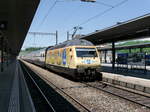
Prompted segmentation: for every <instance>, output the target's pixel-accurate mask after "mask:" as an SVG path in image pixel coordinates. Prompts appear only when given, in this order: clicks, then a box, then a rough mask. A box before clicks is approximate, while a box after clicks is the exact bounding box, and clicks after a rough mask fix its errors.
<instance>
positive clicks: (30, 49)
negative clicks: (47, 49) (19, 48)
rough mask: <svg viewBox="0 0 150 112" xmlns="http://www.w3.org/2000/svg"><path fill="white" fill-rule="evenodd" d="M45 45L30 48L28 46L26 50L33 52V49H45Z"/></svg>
mask: <svg viewBox="0 0 150 112" xmlns="http://www.w3.org/2000/svg"><path fill="white" fill-rule="evenodd" d="M43 48H44V47H29V48H26V49H25V51H29V52H32V51H37V50H40V49H43Z"/></svg>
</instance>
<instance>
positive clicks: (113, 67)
mask: <svg viewBox="0 0 150 112" xmlns="http://www.w3.org/2000/svg"><path fill="white" fill-rule="evenodd" d="M115 55H116V50H115V42H114V41H113V42H112V69H115V57H116V56H115Z"/></svg>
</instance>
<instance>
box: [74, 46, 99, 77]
mask: <svg viewBox="0 0 150 112" xmlns="http://www.w3.org/2000/svg"><path fill="white" fill-rule="evenodd" d="M75 51H76V52H75V53H76V67H77V74H78V77H79V78H85V79H97V78H100V77H101V75H100V68H101V64H100V58H99V53H98V51H97V48H96V47H95V46H78V47H76V48H75Z"/></svg>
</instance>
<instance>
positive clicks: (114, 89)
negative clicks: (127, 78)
mask: <svg viewBox="0 0 150 112" xmlns="http://www.w3.org/2000/svg"><path fill="white" fill-rule="evenodd" d="M84 84H85V85H86V86H88V87H92V88H95V89H98V90H101V91H104V92H106V93H109V94H112V95H115V96H117V97H120V98H123V99H125V100H128V101H131V102H133V103H136V104H139V105H142V106H145V107H147V108H150V95H143V94H140V93H138V92H136V91H132V90H128V89H125V88H123V87H121V86H115V85H112V84H109V83H105V82H92V83H91V82H90V83H84Z"/></svg>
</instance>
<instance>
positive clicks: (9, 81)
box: [0, 60, 35, 112]
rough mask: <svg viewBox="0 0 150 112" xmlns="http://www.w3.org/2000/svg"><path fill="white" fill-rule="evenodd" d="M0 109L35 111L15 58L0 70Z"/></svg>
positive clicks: (3, 110)
mask: <svg viewBox="0 0 150 112" xmlns="http://www.w3.org/2000/svg"><path fill="white" fill-rule="evenodd" d="M27 106H28V107H27ZM26 107H27V108H26ZM0 111H1V112H34V111H35V110H34V106H33V103H32V100H31V97H30V94H29V91H28V88H27V86H26V83H25V80H24V78H23V73H22V70H21V68H20V65H19V63H18V61H17V60H14V61H12V62H11V63H9V65H8V66H7V65H5V64H4V71H3V72H0Z"/></svg>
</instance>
